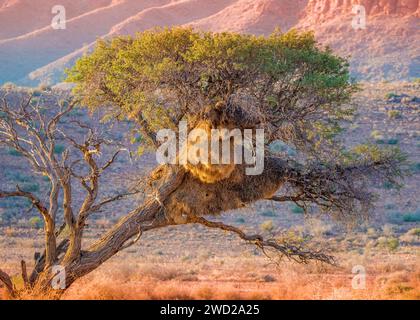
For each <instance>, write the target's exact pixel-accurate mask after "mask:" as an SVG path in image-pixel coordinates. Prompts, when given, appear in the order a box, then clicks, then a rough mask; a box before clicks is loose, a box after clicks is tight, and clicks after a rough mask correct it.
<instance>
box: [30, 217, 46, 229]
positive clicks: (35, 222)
mask: <svg viewBox="0 0 420 320" xmlns="http://www.w3.org/2000/svg"><path fill="white" fill-rule="evenodd" d="M29 224H30V225H31V227H32V228H34V229H41V228H42V227H43V225H44V222H43V221H42V219H41V218H40V217H32V218H30V219H29Z"/></svg>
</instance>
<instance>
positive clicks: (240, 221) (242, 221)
mask: <svg viewBox="0 0 420 320" xmlns="http://www.w3.org/2000/svg"><path fill="white" fill-rule="evenodd" d="M235 222H236V223H240V224H243V223H245V219H244V218H242V217H239V218H237V219H236V220H235Z"/></svg>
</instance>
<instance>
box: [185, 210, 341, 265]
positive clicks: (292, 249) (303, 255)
mask: <svg viewBox="0 0 420 320" xmlns="http://www.w3.org/2000/svg"><path fill="white" fill-rule="evenodd" d="M189 219H190V222H192V223H198V224H201V225H204V226H206V227H208V228H216V229H221V230H224V231H230V232H233V233H236V234H237V235H238V236H239V237H240V238H241V239H243V240H245V241H247V242H250V243H253V244H255V245H256V246H257V247H258V248H260V249H261V250H262V251H263V252H264V254H266V255H267V256H268V257H269V258H270V259H272V257H270V256H269V255H268V254H267V252H266V249H274V251H275V252H276V253H278V254H280V258H281V257H286V258H288V259H289V260H293V261H295V262H298V263H308V262H309V261H310V260H317V261H321V262H324V263H328V264H332V265H334V264H335V262H334V258H333V257H332V256H329V255H326V254H323V253H321V252H316V251H310V250H305V249H303V248H302V247H299V246H296V245H292V244H287V243H280V242H279V241H278V240H276V239H268V240H264V238H263V236H261V235H258V234H254V235H247V234H246V233H245V232H243V231H242V230H241V229H239V228H236V227H234V226H231V225H227V224H224V223H222V222H213V221H209V220H206V219H204V218H202V217H194V216H192V217H189Z"/></svg>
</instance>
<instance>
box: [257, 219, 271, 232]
mask: <svg viewBox="0 0 420 320" xmlns="http://www.w3.org/2000/svg"><path fill="white" fill-rule="evenodd" d="M260 229H261V230H262V231H266V232H271V231H273V229H274V223H273V221H272V220H267V221H264V222H263V223H261V225H260Z"/></svg>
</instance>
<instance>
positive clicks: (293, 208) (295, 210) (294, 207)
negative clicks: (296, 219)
mask: <svg viewBox="0 0 420 320" xmlns="http://www.w3.org/2000/svg"><path fill="white" fill-rule="evenodd" d="M290 210H291V211H292V212H293V213H296V214H303V213H305V210H303V208H301V207H299V206H298V205H296V204H294V205H292V206H290Z"/></svg>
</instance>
